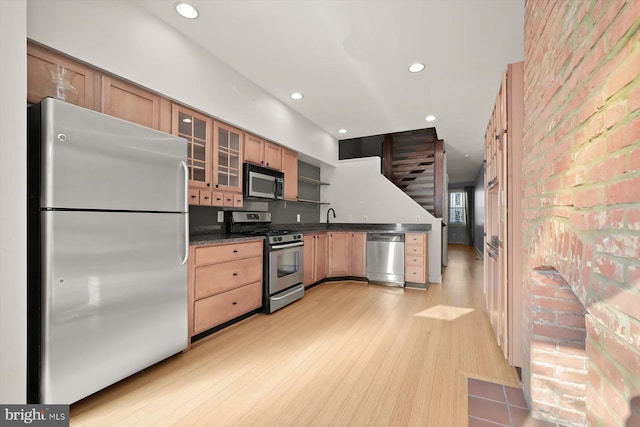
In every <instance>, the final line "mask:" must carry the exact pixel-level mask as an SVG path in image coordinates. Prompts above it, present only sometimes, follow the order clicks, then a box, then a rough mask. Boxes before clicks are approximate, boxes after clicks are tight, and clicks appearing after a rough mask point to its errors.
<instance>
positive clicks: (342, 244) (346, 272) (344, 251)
mask: <svg viewBox="0 0 640 427" xmlns="http://www.w3.org/2000/svg"><path fill="white" fill-rule="evenodd" d="M328 236H329V269H328V271H327V276H328V277H342V276H350V275H351V233H349V232H334V233H329V234H328Z"/></svg>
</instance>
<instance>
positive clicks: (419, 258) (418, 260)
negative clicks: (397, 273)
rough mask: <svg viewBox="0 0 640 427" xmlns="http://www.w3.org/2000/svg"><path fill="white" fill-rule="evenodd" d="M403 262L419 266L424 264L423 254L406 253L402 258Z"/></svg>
mask: <svg viewBox="0 0 640 427" xmlns="http://www.w3.org/2000/svg"><path fill="white" fill-rule="evenodd" d="M404 263H405V264H406V265H407V266H409V265H415V266H417V267H421V266H423V265H424V256H423V255H407V256H406V257H405V258H404Z"/></svg>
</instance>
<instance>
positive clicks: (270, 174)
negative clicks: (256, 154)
mask: <svg viewBox="0 0 640 427" xmlns="http://www.w3.org/2000/svg"><path fill="white" fill-rule="evenodd" d="M242 169H243V172H244V175H243V183H244V184H243V186H244V189H243V195H244V197H247V198H260V199H271V200H282V199H284V173H282V172H279V171H275V170H272V169H267V168H263V167H260V166H256V165H252V164H251V163H244V165H243V168H242Z"/></svg>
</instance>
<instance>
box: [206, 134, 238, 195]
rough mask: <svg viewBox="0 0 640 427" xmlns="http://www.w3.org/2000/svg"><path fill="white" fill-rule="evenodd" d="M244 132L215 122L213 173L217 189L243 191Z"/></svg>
mask: <svg viewBox="0 0 640 427" xmlns="http://www.w3.org/2000/svg"><path fill="white" fill-rule="evenodd" d="M243 136H244V133H243V132H242V131H241V130H240V129H236V128H234V127H232V126H229V125H226V124H224V123H219V122H215V123H214V160H213V175H214V186H215V188H216V189H219V190H223V191H230V192H234V193H241V192H242V159H243V148H244V143H243V142H244V141H243Z"/></svg>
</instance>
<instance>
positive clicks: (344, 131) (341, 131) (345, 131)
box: [338, 129, 347, 133]
mask: <svg viewBox="0 0 640 427" xmlns="http://www.w3.org/2000/svg"><path fill="white" fill-rule="evenodd" d="M338 133H347V130H346V129H340V130H339V131H338Z"/></svg>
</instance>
